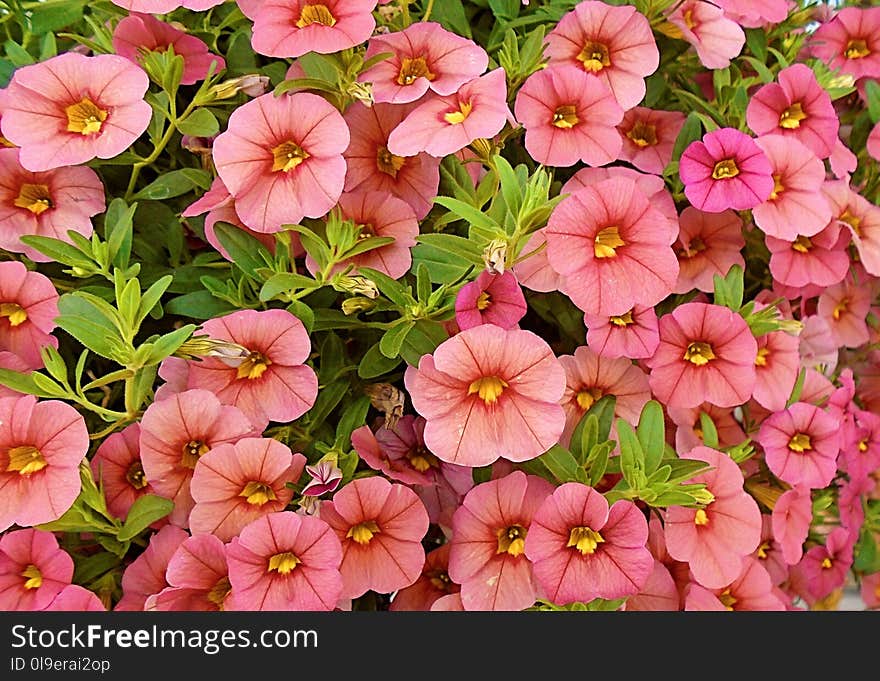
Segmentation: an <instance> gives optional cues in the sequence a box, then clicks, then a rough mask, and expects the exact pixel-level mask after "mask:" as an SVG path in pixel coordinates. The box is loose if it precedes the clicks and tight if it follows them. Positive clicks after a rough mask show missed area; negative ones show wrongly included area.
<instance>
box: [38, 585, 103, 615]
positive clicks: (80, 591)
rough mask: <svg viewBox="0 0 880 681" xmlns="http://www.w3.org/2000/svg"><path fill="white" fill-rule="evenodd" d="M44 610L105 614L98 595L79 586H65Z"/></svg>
mask: <svg viewBox="0 0 880 681" xmlns="http://www.w3.org/2000/svg"><path fill="white" fill-rule="evenodd" d="M45 609H46V610H58V611H64V612H107V608H106V607H105V606H104V604H103V603H102V602H101V599H100V598H98V594H96V593H95V592H94V591H91V590H90V589H86V588H85V587H82V586H80V585H79V584H68V585H67V586H65V587H64V588H63V589H61V591H60V592H59V593H58V595H57V596H55V598H54V599H53V600H52V602H51V603H50V604H49V606H48V607H47V608H45Z"/></svg>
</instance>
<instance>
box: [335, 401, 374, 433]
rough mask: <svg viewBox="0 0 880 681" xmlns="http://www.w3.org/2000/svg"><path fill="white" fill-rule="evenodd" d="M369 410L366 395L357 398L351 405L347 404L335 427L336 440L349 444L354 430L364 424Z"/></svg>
mask: <svg viewBox="0 0 880 681" xmlns="http://www.w3.org/2000/svg"><path fill="white" fill-rule="evenodd" d="M369 410H370V398H369V397H367V396H366V395H364V396H361V397H358V398H357V399H356V400H355V401H354V402H353V403H352V404H349V405H348V406H347V407H346V409H345V411H344V412H343V414H342V417H341V418H340V419H339V423H338V424H337V426H336V439H337V440H342V441H343V442H346V443H350V442H351V434H352V432H353V431H354V430H355V428H359V427H361V426H362V425H364V423H366V421H367V413H368V412H369Z"/></svg>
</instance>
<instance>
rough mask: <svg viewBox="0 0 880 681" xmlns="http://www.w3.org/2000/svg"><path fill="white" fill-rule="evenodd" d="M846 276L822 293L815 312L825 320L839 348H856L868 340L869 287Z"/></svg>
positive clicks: (870, 293)
mask: <svg viewBox="0 0 880 681" xmlns="http://www.w3.org/2000/svg"><path fill="white" fill-rule="evenodd" d="M866 283H867V282H862V283H859V282H857V281H855V279H854V278H853V277H852V276H849V275H847V276H846V277H845V278H844V280H843V281H842V282H840V283H839V284H834V285H833V286H829V287H828V288H826V289H825V290H824V291H822V293H821V294H819V301H818V304H817V306H816V311H817V314H819V315H820V316H821V317H822V318H824V319H825V322H826V323H827V324H828V330H829V332H830V334H831V340H832V341H833V342H834V343H835V344H837V345H838V346H839V347H847V348H857V347H859V346H860V345H863V344H864V343H867V342H868V341H869V340H870V334H869V333H868V324H867V321H866V319H867V316H868V313H869V312H870V311H871V299H872V298H873V294H872V291H871V288H870V287H869V286H866Z"/></svg>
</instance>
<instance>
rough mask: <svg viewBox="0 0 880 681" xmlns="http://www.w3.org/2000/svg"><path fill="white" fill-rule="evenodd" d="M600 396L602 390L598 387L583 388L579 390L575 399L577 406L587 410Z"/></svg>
mask: <svg viewBox="0 0 880 681" xmlns="http://www.w3.org/2000/svg"><path fill="white" fill-rule="evenodd" d="M601 397H602V391H601V390H599V389H598V388H584V389H583V390H581V391H580V392H578V394H577V397H576V398H575V399H576V400H577V403H578V406H579V407H580V408H581V409H582V410H583V411H587V409H589V408H590V407H592V406H593V405H594V404H596V401H597V400H599V399H600V398H601Z"/></svg>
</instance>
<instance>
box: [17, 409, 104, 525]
mask: <svg viewBox="0 0 880 681" xmlns="http://www.w3.org/2000/svg"><path fill="white" fill-rule="evenodd" d="M88 449H89V433H88V430H87V429H86V424H85V420H84V419H83V417H82V415H81V414H80V413H79V412H78V411H76V409H74V408H73V407H71V406H70V405H69V404H67V403H65V402H61V401H58V400H40V401H38V400H37V398H36V397H34V396H33V395H22V396H21V397H4V398H2V399H0V532H2V531H3V530H5V529H7V528H9V527H10V526H12V525H13V524H16V525H20V526H22V527H29V526H31V525H39V524H41V523H48V522H50V521H52V520H57V519H58V518H60V517H61V516H62V515H63V514H64V512H65V511H67V510H68V509H69V508H70V507H71V505H72V504H73V502H74V500H75V499H76V497H77V495H78V494H79V491H80V487H81V482H80V476H79V465H80V462H81V461H82V460H83V458H84V457H85V455H86V452H87V451H88Z"/></svg>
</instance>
